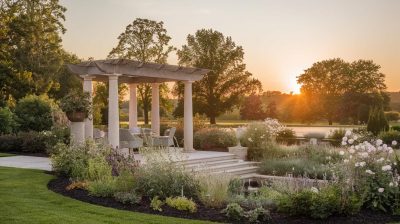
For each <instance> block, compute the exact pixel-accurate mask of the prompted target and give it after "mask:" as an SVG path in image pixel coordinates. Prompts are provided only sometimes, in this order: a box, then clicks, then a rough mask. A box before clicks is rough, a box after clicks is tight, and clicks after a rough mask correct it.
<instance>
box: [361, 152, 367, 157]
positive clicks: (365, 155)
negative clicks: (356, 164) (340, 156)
mask: <svg viewBox="0 0 400 224" xmlns="http://www.w3.org/2000/svg"><path fill="white" fill-rule="evenodd" d="M360 156H361V157H362V158H368V152H363V153H360Z"/></svg>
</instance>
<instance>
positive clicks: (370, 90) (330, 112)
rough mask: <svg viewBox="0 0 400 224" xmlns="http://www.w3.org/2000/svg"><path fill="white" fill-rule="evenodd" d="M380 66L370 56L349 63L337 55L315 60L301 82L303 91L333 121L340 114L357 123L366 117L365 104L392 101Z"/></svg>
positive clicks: (321, 113)
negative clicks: (364, 113)
mask: <svg viewBox="0 0 400 224" xmlns="http://www.w3.org/2000/svg"><path fill="white" fill-rule="evenodd" d="M379 70H380V66H379V65H376V64H375V63H374V62H373V61H370V60H358V61H354V62H352V63H348V62H345V61H344V60H342V59H340V58H335V59H329V60H323V61H320V62H316V63H314V64H313V65H312V66H311V67H310V68H308V69H306V70H305V71H304V73H303V74H301V75H300V76H298V77H297V78H298V79H297V82H298V83H299V84H301V85H302V86H301V92H302V94H304V95H305V96H308V98H309V99H311V100H312V101H313V102H308V106H312V107H313V108H312V109H313V111H314V113H316V114H320V115H322V118H326V119H327V120H328V122H329V124H332V122H333V121H334V120H337V119H338V118H339V117H341V118H343V117H350V118H352V120H353V122H354V123H357V122H359V121H365V118H363V117H365V115H362V111H363V110H365V107H367V108H369V107H371V106H375V105H379V106H384V105H386V104H387V103H388V101H389V99H388V96H387V94H386V93H385V92H384V91H385V89H386V85H385V75H384V74H382V73H381V72H380V71H379ZM365 99H373V100H368V101H367V100H365ZM367 114H368V112H367ZM366 116H368V115H366Z"/></svg>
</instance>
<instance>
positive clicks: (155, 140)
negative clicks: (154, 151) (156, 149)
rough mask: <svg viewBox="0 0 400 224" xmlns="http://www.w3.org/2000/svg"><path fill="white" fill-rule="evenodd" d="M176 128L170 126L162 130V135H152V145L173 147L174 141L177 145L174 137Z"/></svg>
mask: <svg viewBox="0 0 400 224" xmlns="http://www.w3.org/2000/svg"><path fill="white" fill-rule="evenodd" d="M175 132H176V128H175V127H172V128H169V129H167V130H165V131H164V136H154V137H152V145H153V146H163V147H170V146H172V147H175V141H176V143H177V146H178V147H179V145H178V141H177V140H176V138H175Z"/></svg>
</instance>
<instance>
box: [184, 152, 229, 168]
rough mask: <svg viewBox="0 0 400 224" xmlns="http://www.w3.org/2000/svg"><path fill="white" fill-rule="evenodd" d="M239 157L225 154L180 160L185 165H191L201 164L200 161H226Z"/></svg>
mask: <svg viewBox="0 0 400 224" xmlns="http://www.w3.org/2000/svg"><path fill="white" fill-rule="evenodd" d="M233 159H237V157H236V156H235V155H233V154H232V155H223V156H213V157H205V158H199V159H189V160H185V161H180V162H178V163H181V164H183V165H185V166H186V165H190V164H199V163H208V162H216V161H224V160H233Z"/></svg>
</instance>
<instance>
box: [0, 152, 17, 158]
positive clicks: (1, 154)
mask: <svg viewBox="0 0 400 224" xmlns="http://www.w3.org/2000/svg"><path fill="white" fill-rule="evenodd" d="M7 156H15V154H11V153H4V152H0V157H7Z"/></svg>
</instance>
